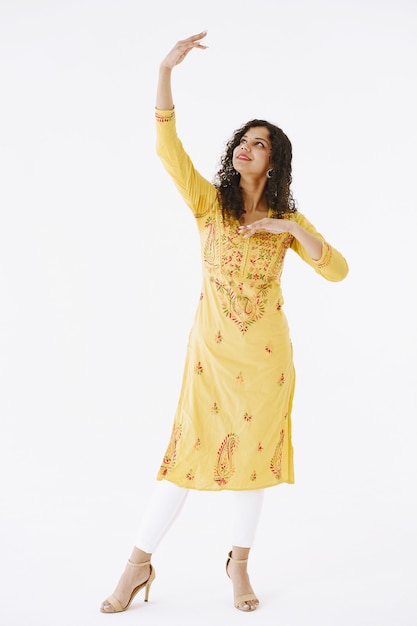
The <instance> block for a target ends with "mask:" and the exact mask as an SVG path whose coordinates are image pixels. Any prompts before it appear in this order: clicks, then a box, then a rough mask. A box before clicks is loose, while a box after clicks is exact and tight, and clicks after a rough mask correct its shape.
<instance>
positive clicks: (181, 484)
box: [156, 476, 295, 492]
mask: <svg viewBox="0 0 417 626" xmlns="http://www.w3.org/2000/svg"><path fill="white" fill-rule="evenodd" d="M156 480H159V481H161V480H166V481H168V482H169V483H173V484H174V485H177V487H182V488H184V489H192V490H193V491H214V492H216V491H252V490H253V491H255V490H256V489H268V488H269V487H279V485H293V484H294V483H295V481H294V479H291V478H288V479H287V480H280V481H279V482H269V483H264V484H259V483H258V484H256V485H254V484H253V483H251V484H250V485H248V486H247V487H228V486H227V485H222V486H221V487H220V486H217V487H195V486H194V485H193V484H192V483H191V482H189V481H187V482H179V481H176V480H171V479H170V478H167V477H166V476H164V477H161V476H157V478H156Z"/></svg>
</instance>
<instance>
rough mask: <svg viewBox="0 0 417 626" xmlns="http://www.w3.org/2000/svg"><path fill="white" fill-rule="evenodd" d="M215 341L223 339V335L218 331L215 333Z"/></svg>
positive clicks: (218, 341)
mask: <svg viewBox="0 0 417 626" xmlns="http://www.w3.org/2000/svg"><path fill="white" fill-rule="evenodd" d="M215 341H216V343H221V342H222V341H223V336H222V334H221V332H220V331H219V332H218V333H217V335H216V338H215Z"/></svg>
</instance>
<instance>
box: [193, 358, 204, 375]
mask: <svg viewBox="0 0 417 626" xmlns="http://www.w3.org/2000/svg"><path fill="white" fill-rule="evenodd" d="M194 371H195V373H196V374H198V375H199V376H200V374H202V373H203V371H204V370H203V366H202V365H201V363H200V361H199V362H198V363H197V365H196V366H195V368H194Z"/></svg>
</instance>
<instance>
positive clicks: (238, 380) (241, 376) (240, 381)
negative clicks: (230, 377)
mask: <svg viewBox="0 0 417 626" xmlns="http://www.w3.org/2000/svg"><path fill="white" fill-rule="evenodd" d="M236 382H238V383H243V382H244V378H243V374H242V372H239V374H238V375H237V376H236Z"/></svg>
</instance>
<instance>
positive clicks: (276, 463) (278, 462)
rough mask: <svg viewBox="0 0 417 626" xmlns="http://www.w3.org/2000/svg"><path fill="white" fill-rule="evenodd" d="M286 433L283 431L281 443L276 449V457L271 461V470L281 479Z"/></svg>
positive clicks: (279, 442) (280, 438)
mask: <svg viewBox="0 0 417 626" xmlns="http://www.w3.org/2000/svg"><path fill="white" fill-rule="evenodd" d="M284 439H285V431H284V430H281V432H280V437H279V441H278V443H277V446H276V448H275V452H274V456H273V457H272V459H271V463H270V466H269V467H270V469H271V472H272V473H273V474H274V476H276V478H281V470H282V449H283V447H284Z"/></svg>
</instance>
